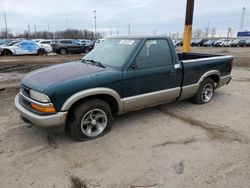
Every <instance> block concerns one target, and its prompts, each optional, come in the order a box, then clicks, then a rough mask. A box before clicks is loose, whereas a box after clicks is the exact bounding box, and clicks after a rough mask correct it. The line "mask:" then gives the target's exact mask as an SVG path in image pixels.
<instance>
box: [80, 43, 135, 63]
mask: <svg viewBox="0 0 250 188" xmlns="http://www.w3.org/2000/svg"><path fill="white" fill-rule="evenodd" d="M138 43H139V40H138V39H107V40H105V41H104V42H102V43H100V44H99V45H98V46H97V47H95V48H94V49H93V50H92V51H91V52H89V53H88V54H87V55H86V56H84V58H83V60H93V61H97V62H100V63H102V64H103V65H105V66H111V67H121V66H122V65H123V64H124V63H125V61H126V60H127V58H128V56H129V55H130V53H131V52H132V50H133V49H134V48H135V46H136V45H137V44H138Z"/></svg>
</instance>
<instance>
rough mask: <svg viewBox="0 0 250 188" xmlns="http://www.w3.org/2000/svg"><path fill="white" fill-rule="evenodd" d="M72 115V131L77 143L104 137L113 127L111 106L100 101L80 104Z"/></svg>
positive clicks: (70, 124)
mask: <svg viewBox="0 0 250 188" xmlns="http://www.w3.org/2000/svg"><path fill="white" fill-rule="evenodd" d="M70 115H71V117H69V118H70V121H69V126H70V131H71V135H72V137H73V139H74V140H76V141H87V140H92V139H95V138H97V137H100V136H103V135H104V134H106V133H108V132H109V131H110V130H111V127H112V121H113V117H112V113H111V109H110V106H109V105H108V104H107V103H106V102H105V101H103V100H100V99H91V100H88V101H85V102H82V103H80V104H79V105H77V106H76V107H75V108H74V109H73V110H72V113H71V114H70Z"/></svg>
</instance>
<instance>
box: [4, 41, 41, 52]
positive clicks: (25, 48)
mask: <svg viewBox="0 0 250 188" xmlns="http://www.w3.org/2000/svg"><path fill="white" fill-rule="evenodd" d="M1 49H2V50H1V55H6V56H11V55H31V54H38V55H40V54H44V51H43V50H42V49H41V48H40V47H39V46H38V45H37V43H36V42H34V41H18V42H14V43H10V44H9V45H7V46H2V47H1Z"/></svg>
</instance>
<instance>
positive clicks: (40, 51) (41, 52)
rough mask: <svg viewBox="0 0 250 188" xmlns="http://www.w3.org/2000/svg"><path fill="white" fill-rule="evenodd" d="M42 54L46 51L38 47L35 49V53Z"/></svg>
mask: <svg viewBox="0 0 250 188" xmlns="http://www.w3.org/2000/svg"><path fill="white" fill-rule="evenodd" d="M44 54H46V51H45V50H44V49H42V48H40V49H38V50H37V55H44Z"/></svg>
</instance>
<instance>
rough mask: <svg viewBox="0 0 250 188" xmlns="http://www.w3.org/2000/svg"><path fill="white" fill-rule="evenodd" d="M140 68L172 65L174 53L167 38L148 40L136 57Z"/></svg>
mask: <svg viewBox="0 0 250 188" xmlns="http://www.w3.org/2000/svg"><path fill="white" fill-rule="evenodd" d="M136 65H137V68H138V69H147V68H153V67H161V66H167V65H172V55H171V52H170V48H169V44H168V42H167V40H165V39H153V40H147V41H146V42H145V44H144V46H143V47H142V49H141V51H140V53H139V54H138V56H137V57H136Z"/></svg>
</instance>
